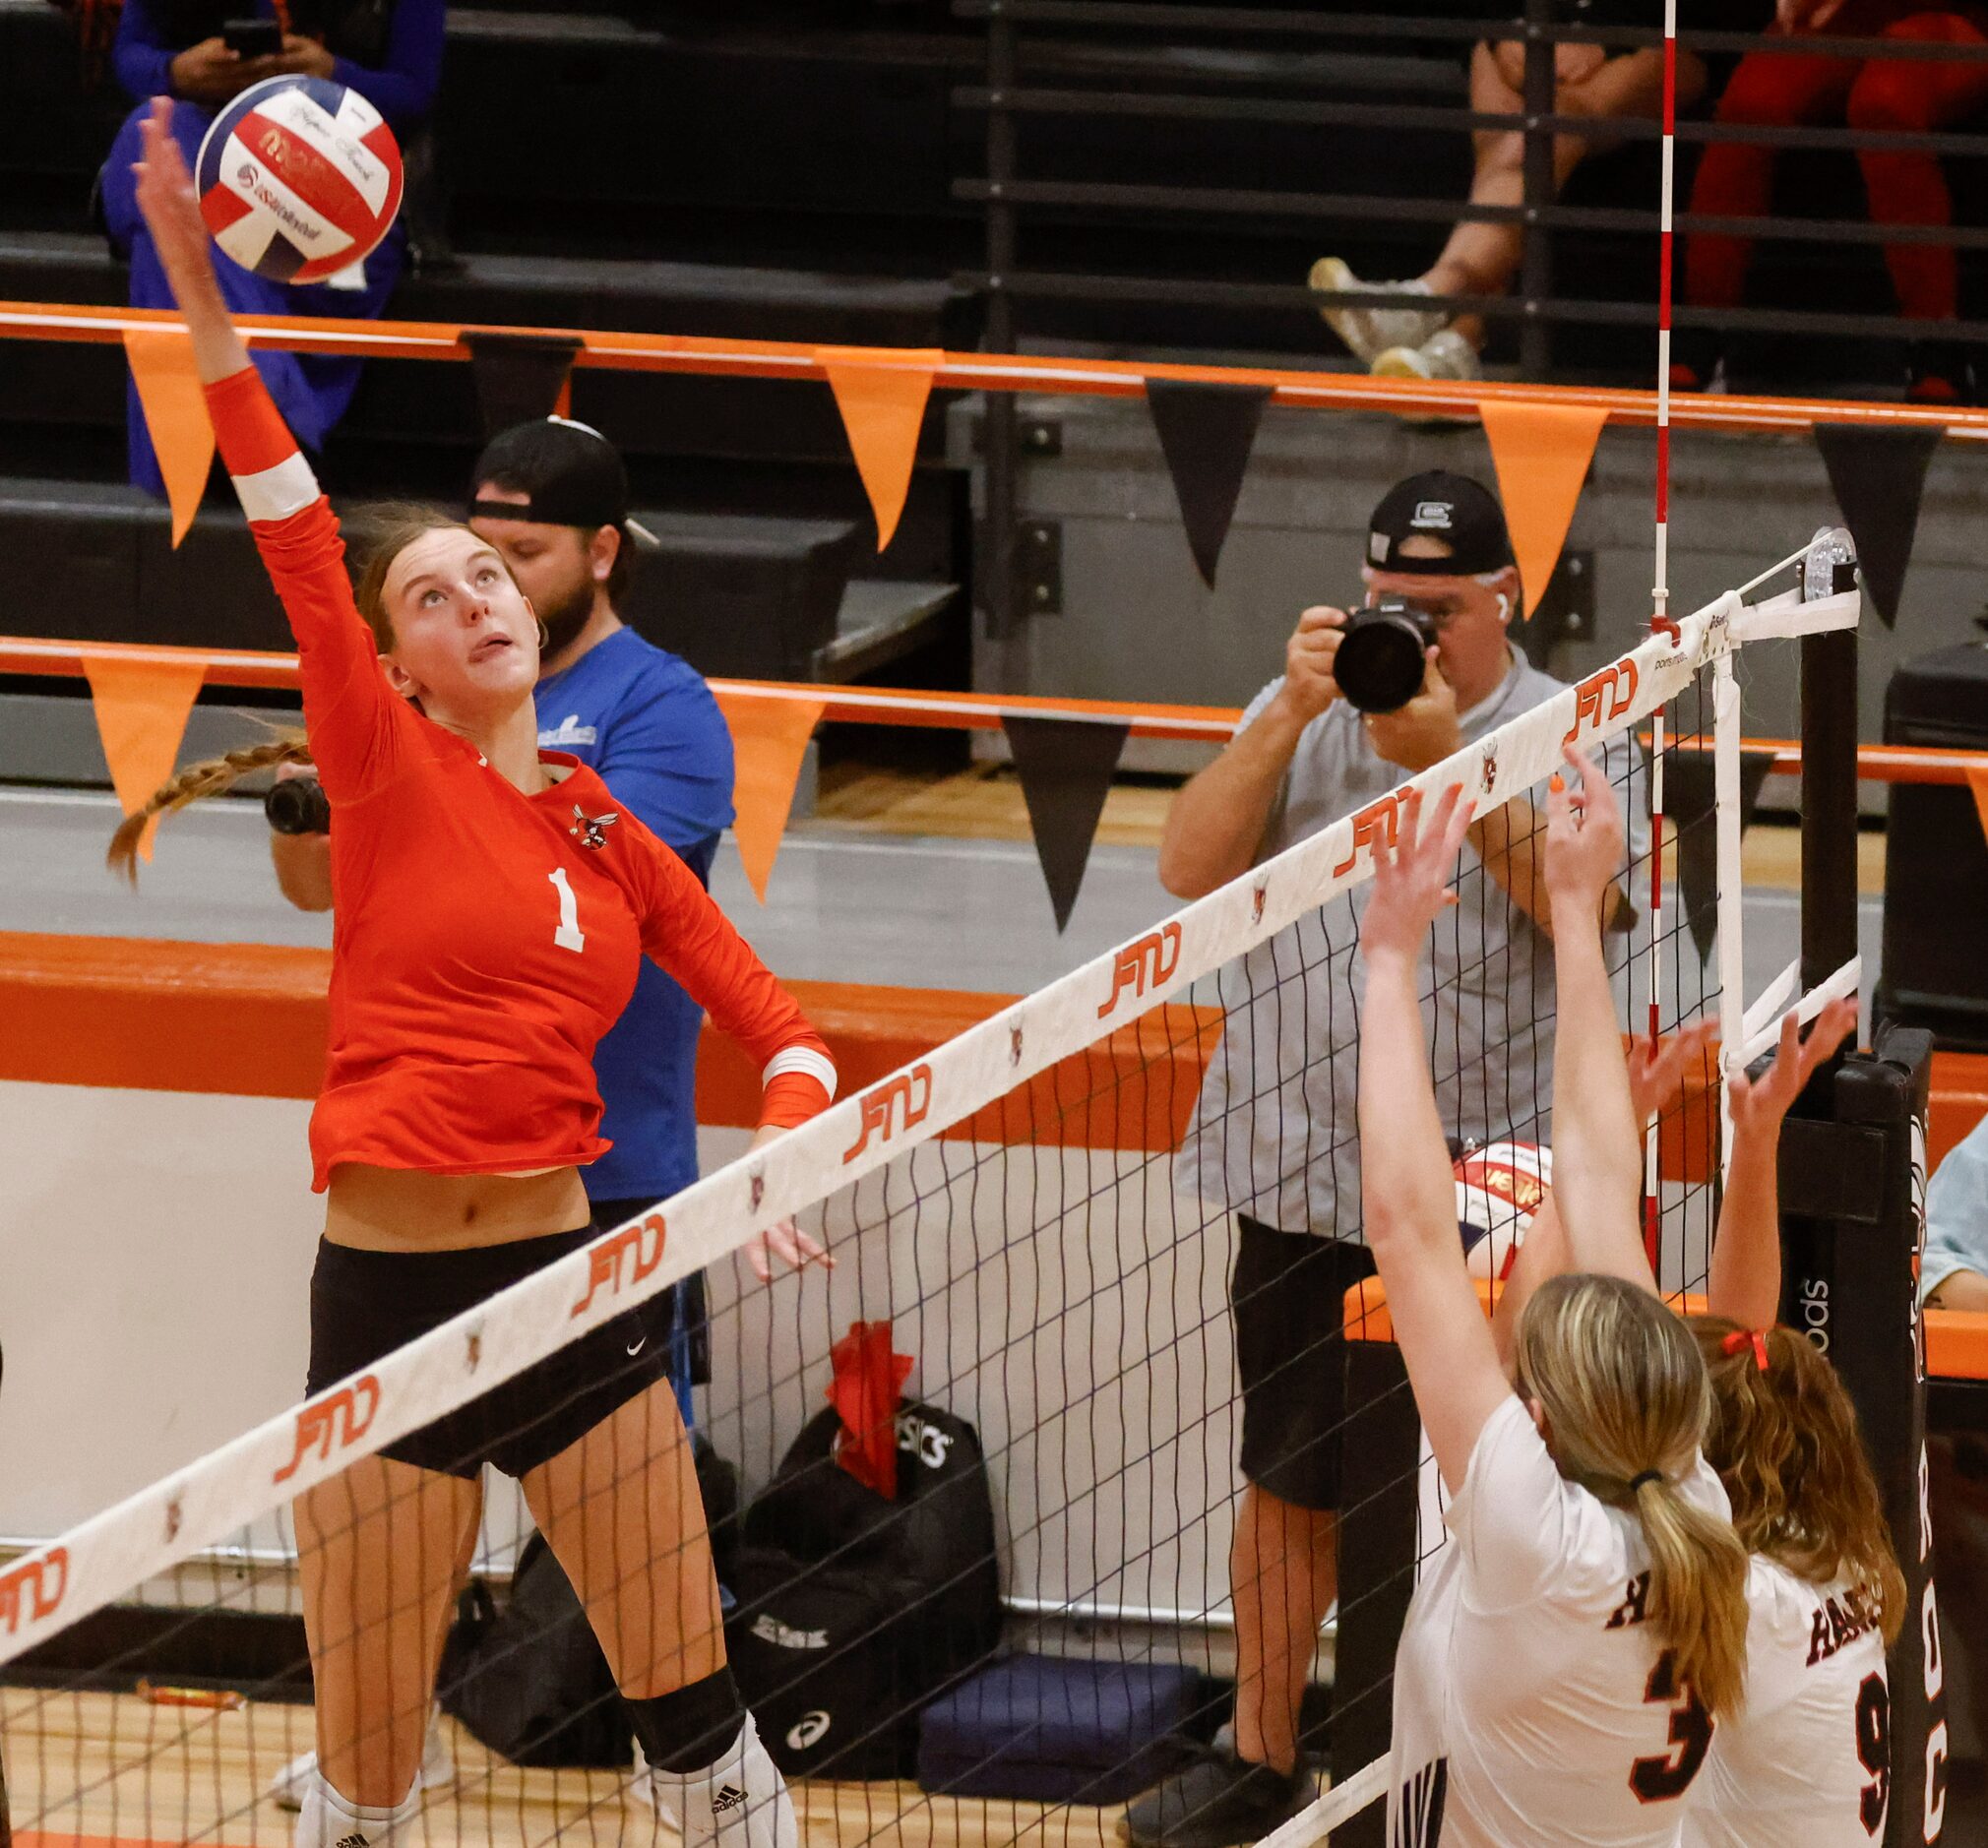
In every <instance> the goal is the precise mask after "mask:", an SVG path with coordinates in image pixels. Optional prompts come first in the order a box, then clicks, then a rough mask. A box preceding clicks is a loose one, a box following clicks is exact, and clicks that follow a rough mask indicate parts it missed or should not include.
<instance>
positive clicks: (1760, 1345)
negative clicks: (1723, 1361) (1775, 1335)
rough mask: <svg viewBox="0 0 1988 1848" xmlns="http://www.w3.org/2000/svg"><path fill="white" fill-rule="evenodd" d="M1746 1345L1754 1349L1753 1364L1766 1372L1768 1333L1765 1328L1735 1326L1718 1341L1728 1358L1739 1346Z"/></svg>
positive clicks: (1736, 1351)
mask: <svg viewBox="0 0 1988 1848" xmlns="http://www.w3.org/2000/svg"><path fill="white" fill-rule="evenodd" d="M1748 1346H1751V1347H1752V1349H1753V1351H1754V1364H1755V1366H1757V1367H1758V1368H1759V1369H1760V1370H1761V1372H1762V1373H1766V1372H1767V1370H1768V1334H1767V1330H1766V1329H1765V1328H1735V1329H1734V1330H1733V1331H1732V1333H1730V1334H1729V1335H1727V1336H1726V1338H1725V1339H1724V1340H1723V1341H1721V1342H1720V1343H1719V1347H1720V1348H1721V1350H1722V1351H1723V1352H1724V1353H1725V1355H1726V1356H1727V1358H1728V1359H1730V1358H1731V1357H1732V1356H1733V1355H1734V1354H1737V1353H1738V1352H1739V1351H1740V1349H1741V1348H1743V1347H1748Z"/></svg>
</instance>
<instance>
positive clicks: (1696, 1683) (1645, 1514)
mask: <svg viewBox="0 0 1988 1848" xmlns="http://www.w3.org/2000/svg"><path fill="white" fill-rule="evenodd" d="M1632 1506H1633V1507H1634V1508H1635V1509H1636V1513H1637V1517H1638V1518H1639V1519H1640V1520H1641V1521H1642V1522H1643V1543H1644V1545H1645V1546H1646V1548H1648V1550H1649V1610H1650V1615H1651V1616H1652V1617H1654V1618H1655V1619H1656V1621H1657V1622H1658V1623H1660V1624H1661V1625H1662V1626H1663V1633H1664V1638H1665V1640H1666V1642H1667V1643H1668V1644H1669V1646H1670V1648H1671V1650H1672V1652H1673V1653H1674V1654H1675V1656H1676V1658H1677V1672H1678V1674H1679V1676H1680V1677H1682V1678H1683V1679H1684V1680H1687V1681H1689V1682H1690V1683H1691V1685H1692V1686H1693V1687H1694V1688H1695V1689H1697V1691H1698V1697H1699V1698H1700V1699H1701V1700H1702V1701H1704V1702H1705V1705H1706V1709H1707V1711H1708V1712H1709V1713H1710V1714H1712V1716H1713V1717H1714V1718H1719V1719H1722V1718H1724V1717H1725V1716H1726V1715H1727V1714H1729V1713H1731V1712H1733V1711H1734V1710H1736V1709H1737V1708H1738V1706H1739V1705H1740V1702H1741V1700H1742V1699H1743V1698H1744V1696H1745V1693H1746V1660H1747V1553H1746V1548H1745V1547H1744V1546H1743V1545H1742V1544H1741V1543H1740V1538H1739V1535H1738V1534H1736V1533H1734V1532H1733V1530H1732V1524H1731V1523H1730V1522H1729V1521H1724V1520H1721V1519H1720V1518H1719V1517H1718V1516H1717V1515H1716V1514H1710V1513H1708V1512H1707V1511H1706V1510H1705V1509H1702V1508H1697V1507H1694V1506H1693V1505H1692V1504H1691V1503H1690V1502H1687V1501H1686V1500H1685V1499H1684V1497H1683V1496H1682V1495H1681V1494H1680V1493H1679V1492H1678V1487H1677V1484H1676V1483H1674V1482H1672V1481H1671V1480H1670V1479H1669V1478H1668V1477H1667V1476H1658V1477H1653V1478H1652V1477H1646V1478H1645V1479H1644V1481H1643V1484H1642V1486H1641V1487H1640V1488H1639V1489H1638V1490H1637V1491H1636V1494H1635V1498H1634V1502H1633V1504H1632Z"/></svg>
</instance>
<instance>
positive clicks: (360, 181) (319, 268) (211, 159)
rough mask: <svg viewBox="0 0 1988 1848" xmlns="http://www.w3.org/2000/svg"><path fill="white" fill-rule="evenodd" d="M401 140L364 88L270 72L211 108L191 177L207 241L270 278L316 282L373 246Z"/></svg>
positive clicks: (389, 205) (380, 233) (396, 200)
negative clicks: (219, 107) (210, 124)
mask: <svg viewBox="0 0 1988 1848" xmlns="http://www.w3.org/2000/svg"><path fill="white" fill-rule="evenodd" d="M401 180H402V176H401V149H400V144H399V143H398V142H396V141H395V140H394V131H393V130H392V129H390V128H389V127H388V126H387V124H386V122H385V120H384V119H383V118H382V117H381V115H380V112H379V110H377V109H376V108H374V107H373V105H372V104H371V103H370V102H368V101H367V100H366V99H365V97H363V96H362V95H360V94H359V92H357V91H355V90H347V89H346V88H345V87H344V86H343V85H342V84H334V83H330V82H328V81H326V80H325V79H323V78H316V77H273V78H271V79H270V80H269V81H268V82H267V83H262V84H257V85H255V86H254V87H253V88H251V89H249V90H245V91H243V92H241V94H240V95H239V96H237V97H235V99H234V100H233V101H232V102H230V103H229V104H228V105H227V107H226V108H224V109H223V110H221V112H220V113H219V114H218V115H217V116H216V117H215V120H214V126H213V127H212V128H210V129H209V130H208V132H207V136H206V138H205V139H204V140H203V141H202V142H201V145H200V158H199V160H198V161H197V162H196V163H195V173H194V183H195V185H196V186H197V187H198V189H199V192H200V209H201V216H203V217H205V218H206V220H207V227H208V229H209V230H210V231H212V232H213V233H214V240H215V242H216V243H217V244H218V245H219V246H220V247H221V249H222V250H224V251H225V252H226V253H227V254H228V256H230V257H231V258H233V259H234V261H235V262H236V263H238V264H240V265H241V267H242V268H243V269H244V270H253V271H254V272H255V274H256V275H257V276H260V277H267V278H269V280H271V281H273V282H322V281H324V280H325V278H326V277H331V276H336V275H337V274H338V273H339V272H340V271H341V270H344V269H348V268H349V267H350V266H351V265H353V264H355V263H357V262H359V261H360V260H361V259H363V258H364V257H366V256H367V255H368V254H369V253H370V252H372V251H373V250H374V249H375V248H376V247H377V246H378V244H379V242H380V239H381V238H383V237H385V236H386V234H387V232H388V229H389V228H390V227H391V226H392V224H393V222H394V215H395V214H396V213H398V212H399V211H400V209H401Z"/></svg>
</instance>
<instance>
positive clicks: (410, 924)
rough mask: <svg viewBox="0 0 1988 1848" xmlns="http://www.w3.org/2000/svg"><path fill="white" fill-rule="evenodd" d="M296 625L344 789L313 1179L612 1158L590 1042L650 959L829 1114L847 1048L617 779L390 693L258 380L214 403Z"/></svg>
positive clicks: (797, 1110)
mask: <svg viewBox="0 0 1988 1848" xmlns="http://www.w3.org/2000/svg"><path fill="white" fill-rule="evenodd" d="M208 402H209V407H210V409H211V411H212V413H213V417H214V423H215V428H216V431H217V435H218V437H219V441H220V448H221V453H222V456H223V457H224V458H225V460H226V462H227V465H228V469H229V472H230V473H231V474H232V475H233V476H234V477H235V485H236V488H237V490H238V491H239V493H240V495H241V499H242V505H243V507H244V509H245V510H246V512H247V513H248V515H249V519H250V522H251V528H252V530H253V531H254V533H255V539H256V544H257V546H258V548H259V549H260V550H261V553H262V557H263V562H264V563H265V564H266V565H267V566H268V568H269V573H270V576H271V578H272V579H273V580H274V581H275V584H276V587H277V590H278V593H279V594H280V596H281V598H282V604H283V609H284V612H285V614H286V615H287V616H288V618H289V623H290V627H291V629H292V631H293V632H294V633H295V635H296V639H297V647H298V652H299V657H300V661H301V677H302V682H303V695H304V722H305V726H306V728H307V730H308V732H309V735H310V743H311V755H312V757H313V758H314V759H315V760H316V763H317V767H318V774H319V776H320V778H321V780H322V781H323V783H324V788H325V794H326V795H327V797H329V798H330V801H331V804H332V810H333V816H334V826H333V829H332V836H331V840H332V890H333V894H334V898H335V901H336V902H335V921H334V926H333V938H332V982H331V1057H330V1063H329V1066H328V1068H327V1071H326V1074H325V1084H324V1089H323V1091H322V1092H321V1093H320V1095H319V1097H318V1103H317V1108H316V1110H315V1111H314V1112H313V1114H312V1117H311V1155H312V1161H313V1166H314V1170H315V1179H314V1182H313V1185H314V1187H315V1188H316V1189H317V1190H319V1191H322V1190H323V1189H324V1187H325V1186H326V1184H327V1182H328V1180H329V1178H330V1176H331V1172H332V1170H333V1169H334V1168H336V1167H337V1166H338V1165H339V1164H340V1163H341V1162H347V1161H356V1162H366V1163H369V1164H371V1165H373V1166H376V1167H383V1168H415V1169H421V1170H424V1171H426V1172H428V1173H431V1174H492V1173H503V1172H507V1171H515V1170H521V1169H542V1168H552V1167H564V1166H567V1165H569V1164H579V1163H586V1162H589V1161H591V1160H593V1159H594V1158H595V1157H596V1156H598V1155H600V1154H603V1153H604V1152H605V1151H606V1149H607V1148H608V1146H609V1144H608V1143H607V1142H606V1141H604V1140H602V1139H601V1137H600V1135H599V1134H598V1130H599V1123H600V1093H599V1091H598V1089H597V1088H596V1086H595V1083H594V1078H593V1067H592V1059H593V1048H594V1044H595V1042H596V1041H597V1040H598V1039H599V1038H600V1036H601V1034H602V1033H604V1032H605V1031H606V1030H607V1028H608V1027H609V1026H611V1025H612V1024H613V1023H614V1020H615V1019H616V1017H617V1016H619V1015H620V1013H621V1011H622V1009H623V1007H624V1006H625V1005H626V1004H627V1001H628V998H629V995H630V994H631V993H632V992H633V990H634V987H635V975H636V968H637V962H638V958H639V956H640V955H642V954H643V953H644V952H647V953H648V955H651V956H652V957H654V959H655V960H656V961H657V962H659V963H660V964H661V965H662V966H663V968H665V969H666V970H668V972H669V973H670V974H671V975H672V976H674V977H675V978H676V980H677V981H678V982H680V983H681V984H682V985H683V987H684V988H685V989H687V990H688V991H689V992H690V994H691V995H693V996H694V997H695V998H696V999H697V1000H698V1002H699V1003H700V1004H701V1005H702V1006H703V1007H704V1008H705V1009H706V1011H707V1012H708V1013H709V1014H710V1015H711V1016H712V1018H713V1019H714V1021H715V1022H716V1023H717V1025H718V1026H719V1027H720V1028H721V1029H722V1030H723V1031H725V1032H727V1033H729V1034H730V1035H731V1036H732V1037H733V1038H735V1039H737V1040H738V1041H739V1042H740V1043H741V1044H743V1045H744V1046H745V1047H746V1048H747V1049H748V1050H749V1051H750V1052H751V1053H752V1054H753V1056H754V1057H755V1058H756V1059H757V1060H758V1061H759V1062H760V1063H761V1065H762V1066H763V1067H764V1068H765V1074H766V1084H767V1094H766V1101H765V1109H764V1117H763V1120H764V1121H766V1122H769V1123H778V1124H781V1125H788V1126H790V1125H792V1124H795V1123H799V1122H802V1121H804V1120H805V1119H807V1118H808V1117H811V1116H813V1115H815V1114H816V1113H817V1112H818V1111H820V1110H822V1109H824V1108H825V1107H826V1106H827V1104H828V1102H829V1098H830V1096H831V1095H832V1094H833V1090H834V1085H835V1068H834V1066H833V1064H832V1063H831V1062H830V1060H829V1057H828V1049H827V1048H826V1047H825V1046H824V1045H823V1043H822V1041H821V1040H820V1039H819V1038H818V1037H817V1036H816V1034H815V1033H814V1031H813V1029H812V1028H810V1027H809V1025H808V1023H807V1021H806V1020H805V1019H804V1018H803V1017H802V1016H801V1013H800V1010H799V1008H797V1007H796V1006H795V1004H794V1002H793V999H792V998H791V997H790V996H789V995H788V994H787V993H786V992H785V991H784V990H783V989H782V988H781V987H780V986H779V984H778V983H777V981H776V980H775V979H774V977H773V975H772V974H771V973H770V972H769V970H768V969H767V967H766V965H765V964H764V963H762V962H761V961H760V960H759V958H758V957H757V956H756V955H754V954H753V952H752V950H751V948H750V947H749V946H748V945H747V944H746V943H745V942H744V941H743V939H741V938H740V936H739V935H738V933H737V932H736V931H735V930H734V929H733V928H732V926H731V924H730V923H729V922H728V921H727V919H726V918H725V916H724V914H723V912H721V911H720V910H719V909H718V907H717V906H716V904H715V903H714V902H713V900H712V898H711V896H710V894H709V893H706V892H705V890H704V888H703V887H702V886H700V885H699V884H698V882H697V879H696V877H695V876H694V875H693V874H692V873H691V872H690V870H689V869H688V868H687V867H686V866H685V865H684V864H683V862H682V861H681V860H679V859H678V858H677V857H676V855H675V854H674V853H672V852H671V851H670V850H669V848H667V847H666V846H664V845H663V844H662V842H661V841H659V840H658V839H657V838H656V837H655V836H654V835H653V834H652V833H651V832H650V831H649V830H648V829H647V828H645V827H644V826H643V825H642V823H641V822H639V821H637V820H636V818H635V817H634V816H633V815H631V814H629V813H628V812H627V811H626V810H624V809H622V808H621V807H620V806H619V805H618V804H617V803H616V802H615V800H614V797H613V795H612V794H611V792H610V791H609V790H608V788H607V786H606V785H605V784H604V783H603V782H602V781H601V780H600V778H599V777H598V776H597V775H595V774H594V772H593V771H592V770H588V769H587V768H585V767H584V766H582V765H581V764H579V763H578V762H577V761H576V760H575V759H573V758H571V757H569V756H567V755H566V754H565V753H563V752H558V751H545V752H541V753H540V754H539V755H540V760H541V762H543V763H545V764H548V765H558V766H565V767H567V768H568V770H569V772H570V773H569V774H568V775H567V776H566V777H565V778H564V779H563V780H561V781H559V782H557V783H555V784H554V785H553V786H552V787H551V788H549V789H546V790H543V791H541V792H540V793H538V794H536V795H525V794H523V793H522V792H521V791H520V790H518V789H517V788H516V787H515V786H514V785H512V784H511V783H509V782H507V781H506V780H505V779H504V777H502V776H501V775H499V774H498V772H497V771H496V770H492V769H491V768H490V767H489V766H488V765H487V764H486V763H485V762H484V761H483V760H482V758H481V757H480V756H479V755H478V753H477V751H476V748H475V746H474V745H472V744H470V743H468V742H467V741H466V740H465V739H463V738H459V737H458V736H456V735H455V734H454V733H453V732H449V731H445V730H444V729H443V728H442V727H441V726H439V725H436V724H434V723H432V722H431V721H430V720H428V719H426V718H424V717H422V716H421V715H420V714H419V713H418V712H416V711H415V710H414V708H412V707H411V706H409V705H408V704H407V702H406V701H405V700H404V699H402V698H400V697H399V696H397V695H396V694H395V693H394V692H393V691H392V689H391V688H389V686H388V685H387V682H386V678H385V676H384V674H383V672H382V670H381V667H380V661H379V654H378V650H377V649H376V648H375V647H374V644H373V639H372V635H371V633H370V632H369V631H368V629H367V628H366V625H365V622H364V620H363V619H362V618H361V617H360V615H359V612H358V608H357V605H356V604H355V602H354V601H353V597H352V592H351V586H350V585H349V583H348V582H347V580H346V577H345V571H344V565H343V558H344V546H343V543H342V540H341V538H340V536H339V524H338V520H337V518H336V517H335V516H334V515H333V513H332V511H331V508H330V506H329V505H328V504H327V502H326V501H325V499H324V497H323V495H322V494H320V493H319V492H318V488H317V483H316V481H315V480H314V479H313V478H312V476H311V472H310V468H309V465H308V464H307V463H306V462H305V461H304V459H303V457H302V456H301V455H300V454H299V453H298V452H297V448H296V444H295V442H294V441H293V440H292V439H291V437H290V435H289V432H288V431H287V429H285V428H284V426H283V424H282V420H281V417H280V414H279V413H278V412H277V410H276V407H275V405H274V404H273V403H272V402H271V401H270V400H269V397H268V395H267V393H266V392H265V391H264V390H263V387H262V383H261V380H260V379H259V378H258V376H257V374H256V373H255V371H254V370H253V369H250V370H248V371H245V372H240V373H236V374H234V375H233V376H232V377H230V378H228V379H225V380H222V381H221V382H220V383H219V384H217V385H215V386H211V387H210V388H209V389H208Z"/></svg>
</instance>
